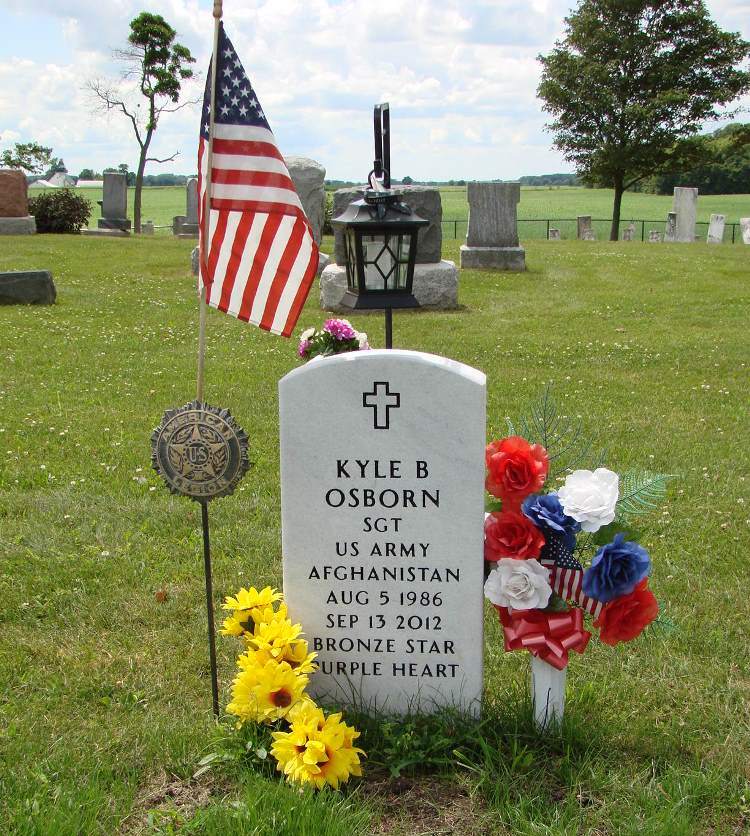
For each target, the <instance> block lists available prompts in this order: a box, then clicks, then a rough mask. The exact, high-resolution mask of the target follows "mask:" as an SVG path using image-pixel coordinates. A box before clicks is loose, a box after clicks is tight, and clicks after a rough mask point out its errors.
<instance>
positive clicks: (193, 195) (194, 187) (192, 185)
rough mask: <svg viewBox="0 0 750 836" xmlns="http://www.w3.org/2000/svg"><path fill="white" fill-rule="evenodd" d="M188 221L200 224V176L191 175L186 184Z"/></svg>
mask: <svg viewBox="0 0 750 836" xmlns="http://www.w3.org/2000/svg"><path fill="white" fill-rule="evenodd" d="M185 203H186V211H187V217H186V222H187V223H189V224H195V225H196V226H197V225H198V178H197V177H190V178H189V179H188V181H187V185H186V186H185Z"/></svg>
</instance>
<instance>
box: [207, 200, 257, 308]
mask: <svg viewBox="0 0 750 836" xmlns="http://www.w3.org/2000/svg"><path fill="white" fill-rule="evenodd" d="M252 225H253V216H252V215H243V216H242V218H241V219H240V222H239V225H238V226H237V232H235V234H234V241H232V254H231V256H230V258H229V262H228V263H227V272H226V276H225V277H224V281H223V282H222V287H221V299H220V300H219V302H218V304H217V306H216V307H217V308H218V309H219V310H220V311H223V312H224V313H226V312H227V310H228V308H229V302H230V301H231V299H232V290H233V289H234V283H235V281H236V280H237V270H238V269H239V266H240V262H241V261H242V254H243V252H244V251H245V244H246V243H247V236H248V235H249V234H250V228H251V227H252Z"/></svg>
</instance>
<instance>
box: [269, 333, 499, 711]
mask: <svg viewBox="0 0 750 836" xmlns="http://www.w3.org/2000/svg"><path fill="white" fill-rule="evenodd" d="M485 400H486V383H485V376H484V374H482V372H480V371H477V370H476V369H473V368H471V367H469V366H464V365H463V364H461V363H457V362H455V361H453V360H447V359H445V358H443V357H435V356H433V355H429V354H422V353H420V352H412V351H398V350H395V351H393V350H392V351H377V350H376V351H361V352H354V353H349V354H339V355H337V356H334V357H328V358H319V359H316V360H313V361H312V362H310V363H308V364H306V365H304V366H302V367H301V368H298V369H296V370H294V371H292V372H290V373H289V374H288V375H286V377H284V378H283V379H282V380H281V381H280V383H279V408H280V432H281V515H282V553H283V570H284V593H285V597H286V600H287V602H288V605H289V614H290V617H291V618H292V619H293V621H294V622H300V623H301V624H302V625H303V626H304V630H305V633H306V635H307V639H308V641H309V643H310V649H311V650H314V651H315V652H317V653H318V658H317V660H316V661H317V663H318V665H319V670H318V672H317V673H316V675H315V676H314V677H313V678H312V680H311V683H310V691H311V695H312V696H313V697H314V698H317V699H321V700H323V701H326V700H335V701H336V702H340V703H344V704H348V705H356V706H360V707H363V708H365V709H366V710H369V711H370V712H386V713H398V714H404V713H407V712H408V711H410V710H411V711H419V712H430V711H433V710H436V709H437V708H439V707H441V706H454V707H456V708H460V709H463V710H464V711H468V712H470V713H474V714H476V713H478V710H479V701H480V699H481V694H482V655H483V647H482V645H483V641H482V624H483V602H482V583H483V560H482V551H483V533H482V525H483V516H484V514H483V501H484V484H483V483H484V445H485ZM332 404H335V419H333V418H332V413H331V406H332Z"/></svg>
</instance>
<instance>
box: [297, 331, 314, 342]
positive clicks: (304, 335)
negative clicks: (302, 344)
mask: <svg viewBox="0 0 750 836" xmlns="http://www.w3.org/2000/svg"><path fill="white" fill-rule="evenodd" d="M314 333H315V329H314V328H306V329H305V330H304V331H303V332H302V333H301V334H300V335H299V338H300V341H302V340H309V339H310V337H312V335H313V334H314Z"/></svg>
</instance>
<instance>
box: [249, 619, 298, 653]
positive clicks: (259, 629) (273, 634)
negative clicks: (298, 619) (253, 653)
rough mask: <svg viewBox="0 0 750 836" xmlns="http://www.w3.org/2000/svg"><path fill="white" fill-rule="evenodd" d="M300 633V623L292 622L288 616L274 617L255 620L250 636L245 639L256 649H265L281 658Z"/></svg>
mask: <svg viewBox="0 0 750 836" xmlns="http://www.w3.org/2000/svg"><path fill="white" fill-rule="evenodd" d="M301 633H302V625H301V624H292V622H291V621H290V620H289V619H288V618H285V619H276V620H275V621H264V622H256V623H255V629H254V630H253V634H252V636H250V635H248V636H247V637H246V641H247V643H248V645H249V646H251V647H254V648H255V649H256V650H266V651H268V653H270V654H271V656H273V658H274V659H278V660H281V659H282V658H283V656H284V653H285V652H286V649H287V648H288V647H289V645H292V644H294V643H295V642H297V641H299V636H300V634H301Z"/></svg>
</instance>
